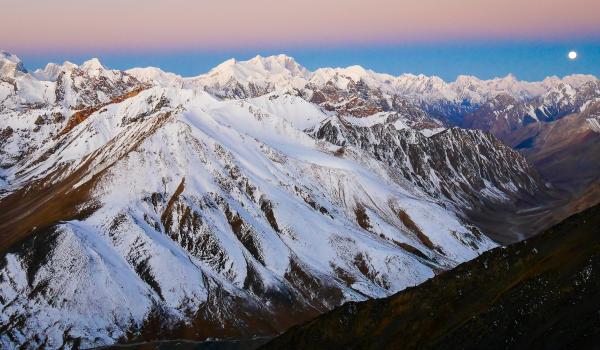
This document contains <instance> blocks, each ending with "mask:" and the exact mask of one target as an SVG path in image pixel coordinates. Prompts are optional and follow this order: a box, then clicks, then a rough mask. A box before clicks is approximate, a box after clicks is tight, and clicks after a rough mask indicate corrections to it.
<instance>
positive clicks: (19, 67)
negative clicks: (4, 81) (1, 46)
mask: <svg viewBox="0 0 600 350" xmlns="http://www.w3.org/2000/svg"><path fill="white" fill-rule="evenodd" d="M18 72H20V73H27V69H25V66H24V65H23V62H21V59H20V58H19V57H17V56H16V55H14V54H11V53H8V52H6V51H3V50H0V76H14V75H15V74H17V73H18Z"/></svg>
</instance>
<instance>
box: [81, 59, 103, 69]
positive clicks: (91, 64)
mask: <svg viewBox="0 0 600 350" xmlns="http://www.w3.org/2000/svg"><path fill="white" fill-rule="evenodd" d="M81 69H83V70H86V71H92V70H102V69H105V68H104V66H103V65H102V63H100V60H99V59H97V58H95V57H94V58H92V59H90V60H87V61H85V62H83V64H82V65H81Z"/></svg>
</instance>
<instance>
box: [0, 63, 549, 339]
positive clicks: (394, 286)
mask: <svg viewBox="0 0 600 350" xmlns="http://www.w3.org/2000/svg"><path fill="white" fill-rule="evenodd" d="M0 61H1V62H2V63H0V64H1V66H0V67H1V69H2V71H1V72H2V75H1V76H0V146H1V151H0V163H1V164H2V168H1V169H0V242H1V244H0V247H1V248H2V253H1V254H2V259H1V260H0V305H1V306H2V313H0V320H1V322H0V324H1V325H2V332H1V334H0V344H2V346H3V347H8V348H10V347H16V346H24V347H39V346H43V347H47V348H60V347H92V346H99V345H105V344H111V343H114V342H117V341H125V340H132V339H148V338H152V337H158V336H161V335H163V336H170V337H176V336H183V335H185V336H188V337H190V336H191V337H194V338H198V339H203V338H207V337H227V336H250V335H256V334H275V333H277V332H280V331H282V330H283V329H285V328H287V327H289V326H291V325H293V324H295V323H297V322H299V321H302V320H305V319H307V318H309V317H312V316H315V315H317V314H319V313H322V312H324V311H326V310H329V309H331V308H333V307H335V306H337V305H340V304H341V303H343V302H345V301H349V300H364V299H366V298H372V297H383V296H388V295H390V294H392V293H395V292H397V291H399V290H402V289H404V288H406V287H408V286H413V285H416V284H419V283H421V282H423V281H425V280H426V279H428V278H430V277H432V276H434V275H435V274H437V273H439V272H440V271H443V270H446V269H449V268H452V267H454V266H456V265H457V264H459V263H461V262H463V261H466V260H470V259H472V258H474V257H476V256H477V255H478V254H480V253H482V252H483V251H486V250H488V249H490V248H492V247H494V246H496V245H497V244H496V243H495V242H494V241H493V240H492V238H491V237H493V232H487V231H486V230H485V229H482V228H481V227H478V222H477V221H476V220H471V219H470V216H469V215H468V214H469V213H470V212H472V211H473V210H474V208H476V207H477V206H479V205H486V206H494V205H499V206H500V205H503V206H506V205H508V206H511V205H513V204H514V203H516V201H518V200H520V199H521V198H524V197H535V196H536V195H537V194H540V193H545V192H546V191H547V190H548V189H547V188H546V186H545V184H544V182H543V180H542V179H541V178H540V177H539V175H538V174H537V172H536V171H535V170H534V169H533V168H532V167H531V166H530V165H529V164H528V163H527V161H526V160H525V159H524V158H523V157H522V156H521V155H520V154H519V153H517V152H515V151H513V150H511V149H510V148H508V147H507V146H505V145H504V144H502V143H501V142H500V141H498V140H497V139H496V138H494V137H493V136H492V135H489V134H487V133H484V132H480V131H468V130H463V129H458V128H451V129H446V126H447V125H446V124H445V123H444V122H442V121H440V120H439V119H436V118H435V117H433V116H432V115H431V114H429V113H428V112H427V110H426V109H424V108H422V106H421V105H419V104H415V101H417V100H416V98H417V97H416V96H417V95H419V93H417V91H431V93H432V94H433V93H434V92H433V91H438V90H439V91H444V93H443V94H440V95H439V99H440V101H442V100H443V101H446V102H448V103H454V102H452V101H455V99H456V101H458V99H459V98H458V97H455V95H453V93H452V91H454V90H453V89H458V88H453V87H452V86H453V85H452V84H447V83H444V82H442V81H441V80H439V79H437V78H429V79H430V80H428V79H425V78H424V77H414V84H408V83H406V85H405V89H406V90H405V91H406V92H405V93H403V92H402V91H403V90H402V88H401V87H402V86H404V85H402V84H401V83H400V81H404V82H407V81H408V80H409V76H401V77H398V78H394V77H391V76H387V75H384V74H378V73H374V72H371V71H368V70H364V69H362V68H359V67H350V68H348V69H323V70H317V71H315V72H310V71H308V70H306V69H305V68H303V67H301V66H300V65H299V64H297V63H296V62H295V61H294V60H293V59H291V58H289V57H287V56H283V55H280V56H273V57H267V58H264V57H260V56H257V57H256V58H254V59H251V60H249V61H244V62H238V61H234V60H231V61H227V62H225V63H223V64H221V65H219V66H218V67H216V68H214V69H213V70H211V71H210V72H209V73H207V74H204V75H200V76H198V77H193V78H182V77H179V76H177V75H174V74H170V73H166V72H162V71H160V70H159V69H156V68H142V69H132V70H129V71H127V72H123V71H117V70H110V69H107V68H105V67H104V66H103V65H102V64H101V63H100V62H99V61H98V60H96V59H93V60H90V61H87V62H85V63H84V64H82V65H80V66H77V65H74V64H72V63H68V62H67V63H65V64H63V65H54V64H49V65H48V66H46V68H45V69H43V70H38V71H36V72H34V73H28V72H27V71H26V70H25V69H24V67H23V65H22V64H21V63H20V60H18V58H16V57H15V56H13V55H8V54H4V53H3V56H2V57H0ZM388 80H389V81H388ZM463 80H464V79H461V81H463ZM463 84H464V82H463ZM478 84H480V85H478V86H480V88H481V89H483V87H481V86H492V87H493V88H489V89H488V90H486V91H487V92H486V94H488V95H486V96H491V95H493V94H494V92H492V91H493V89H498V90H500V89H502V88H503V85H502V83H501V82H498V81H495V82H493V83H489V82H481V81H479V83H478ZM490 84H491V85H490ZM408 86H410V89H413V90H411V91H415V92H414V93H412V94H411V93H408V92H407V91H408V89H409V87H408ZM526 86H529V85H527V84H526ZM440 89H441V90H440ZM515 89H517V90H515V91H521V92H519V93H516V92H514V91H513V90H510V89H507V91H508V90H510V91H509V92H510V93H511V94H513V95H515V96H516V95H518V94H521V93H522V91H524V89H525V88H515ZM519 89H521V90H519ZM475 90H477V89H475ZM454 93H457V92H456V91H454ZM460 93H461V94H462V93H463V91H460ZM477 93H478V94H482V92H481V91H479V92H477ZM528 93H529V92H528ZM424 95H426V94H423V96H424ZM461 96H462V95H461ZM517 97H518V96H517ZM517 97H515V98H517ZM486 98H487V97H486ZM519 98H521V99H522V98H523V97H522V96H521V97H519ZM474 101H475V100H474ZM461 103H462V101H461ZM478 103H479V102H478ZM512 238H513V239H516V238H517V237H516V236H515V237H512Z"/></svg>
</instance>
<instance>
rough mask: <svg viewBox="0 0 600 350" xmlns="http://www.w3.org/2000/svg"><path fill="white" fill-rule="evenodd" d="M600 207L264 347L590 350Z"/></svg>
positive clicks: (599, 335)
mask: <svg viewBox="0 0 600 350" xmlns="http://www.w3.org/2000/svg"><path fill="white" fill-rule="evenodd" d="M599 312H600V206H595V207H593V208H591V209H588V210H586V211H585V212H582V213H580V214H576V215H574V216H572V217H570V218H568V219H567V220H565V221H563V222H562V223H560V224H558V225H556V226H554V227H553V228H551V229H549V230H547V231H545V232H544V233H542V234H540V235H539V236H536V237H534V238H532V239H530V240H527V241H523V242H520V243H517V244H514V245H511V246H509V247H506V248H497V249H494V250H492V251H489V252H487V253H484V254H483V255H481V256H480V257H479V258H477V259H475V260H473V261H471V262H467V263H464V264H462V265H460V266H458V267H457V268H456V269H454V270H451V271H449V272H446V273H444V274H442V275H440V276H437V277H435V278H433V279H431V280H429V281H427V282H426V283H424V284H422V285H420V286H418V287H415V288H410V289H407V290H405V291H403V292H400V293H398V294H396V295H394V296H392V297H389V298H385V299H379V300H372V301H366V302H361V303H348V304H345V305H344V306H342V307H340V308H337V309H335V310H334V311H332V312H329V313H327V314H325V315H323V316H321V317H318V318H316V319H315V320H313V321H311V322H308V323H306V324H304V325H301V326H297V327H294V328H292V329H290V330H289V331H288V332H286V333H284V334H283V335H282V336H280V337H278V338H276V339H275V340H273V341H272V342H270V343H268V344H267V345H265V346H264V348H265V349H284V348H285V349H315V348H320V349H339V348H345V349H366V348H369V349H382V348H394V349H398V348H399V349H413V348H444V349H453V348H465V349H475V348H478V349H490V348H511V349H512V348H592V347H594V344H598V341H599V339H600V313H599Z"/></svg>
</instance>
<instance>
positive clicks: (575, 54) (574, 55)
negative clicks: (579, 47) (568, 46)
mask: <svg viewBox="0 0 600 350" xmlns="http://www.w3.org/2000/svg"><path fill="white" fill-rule="evenodd" d="M576 58H577V52H575V51H571V52H569V59H570V60H574V59H576Z"/></svg>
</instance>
